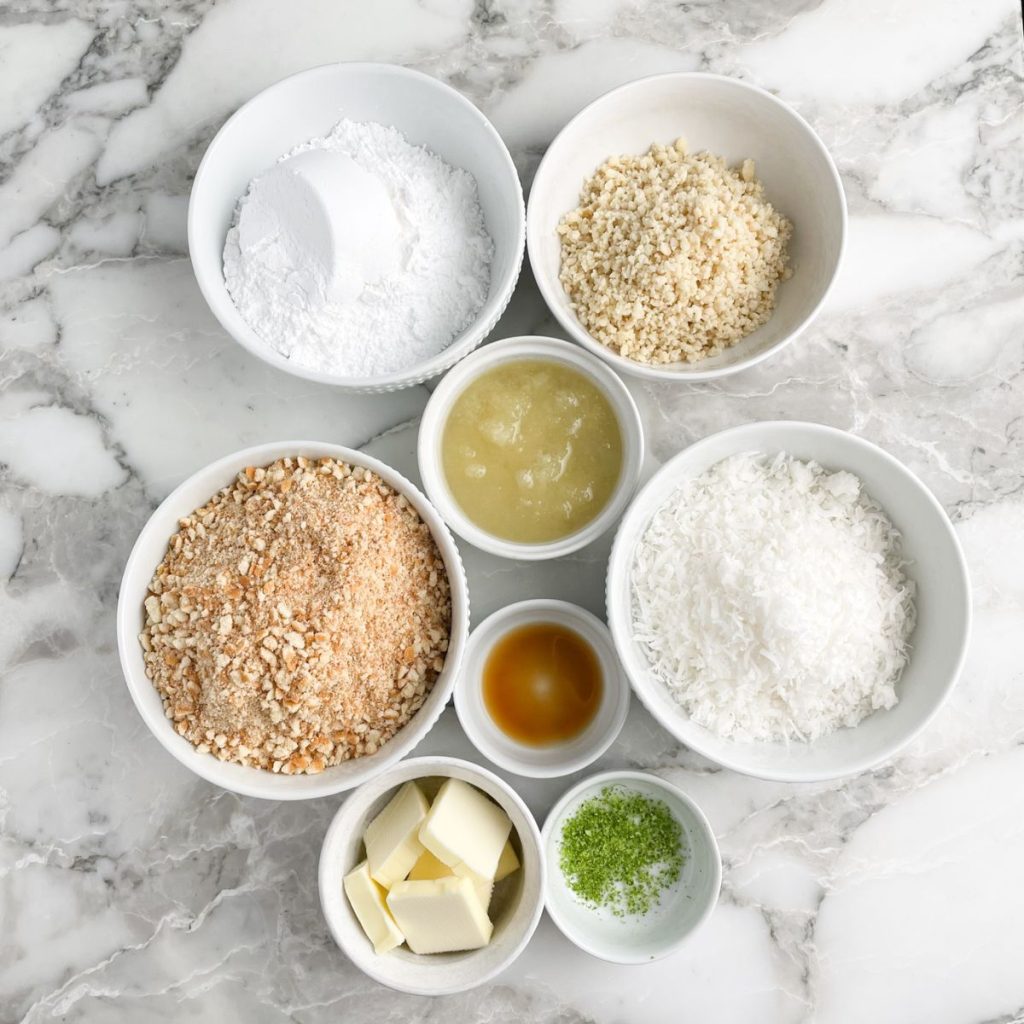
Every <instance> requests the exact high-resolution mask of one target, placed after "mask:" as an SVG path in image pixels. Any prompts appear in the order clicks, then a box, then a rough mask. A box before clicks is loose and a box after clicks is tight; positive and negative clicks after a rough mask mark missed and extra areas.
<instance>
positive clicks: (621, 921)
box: [541, 771, 722, 964]
mask: <svg viewBox="0 0 1024 1024" xmlns="http://www.w3.org/2000/svg"><path fill="white" fill-rule="evenodd" d="M606 786H621V787H622V788H624V789H627V790H630V791H632V792H635V793H640V794H642V795H643V796H646V797H650V798H653V799H656V800H661V801H662V802H664V803H665V804H666V805H667V806H668V808H669V810H670V811H671V812H672V815H673V817H674V818H675V819H676V821H678V822H679V825H680V827H681V828H682V831H683V837H684V842H685V854H686V859H685V861H684V863H683V869H682V873H681V877H680V880H679V882H678V883H677V885H676V886H674V887H673V888H672V889H671V890H670V891H669V892H668V893H667V894H666V895H665V897H664V899H663V901H662V903H661V905H660V906H659V907H658V908H657V909H656V910H654V911H653V912H652V913H651V914H650V915H648V916H645V917H640V918H617V917H615V916H613V915H612V914H611V913H609V912H608V911H605V910H595V909H594V908H592V907H587V906H585V905H584V904H583V903H581V902H580V901H579V900H578V899H577V897H576V896H575V895H574V894H573V892H572V890H571V889H570V888H569V886H568V885H567V884H566V881H565V878H564V876H563V874H562V869H561V867H560V865H559V861H560V859H561V849H560V848H561V836H562V824H563V822H565V821H566V820H567V819H568V818H570V817H571V816H572V815H573V814H574V813H575V812H576V810H577V809H578V808H579V806H580V805H581V804H582V803H584V801H586V800H589V799H590V798H591V797H595V796H597V795H598V794H599V793H600V792H601V791H602V790H603V789H604V788H605V787H606ZM541 842H542V843H543V847H544V859H545V861H546V862H547V883H546V884H547V889H546V892H545V896H544V902H545V906H546V907H547V911H548V914H549V915H550V917H551V920H552V921H554V922H555V924H556V925H557V926H558V928H559V930H560V931H561V932H562V934H563V935H564V936H565V937H566V938H567V939H568V940H569V941H570V942H572V943H574V944H575V945H577V946H579V948H580V949H582V950H583V951H584V952H586V953H589V954H590V955H591V956H596V957H598V958H599V959H601V960H606V961H608V962H609V963H613V964H648V963H651V962H652V961H654V960H660V959H662V957H666V956H668V955H669V954H671V953H674V952H676V950H678V949H679V948H680V947H681V946H682V945H684V944H685V943H686V942H688V941H689V939H690V938H691V937H692V936H693V935H694V934H695V933H696V932H697V931H698V929H699V928H700V927H701V926H702V925H703V924H704V923H705V922H706V921H707V919H708V918H709V917H710V916H711V913H712V911H713V910H714V909H715V906H716V904H717V903H718V894H719V891H720V889H721V887H722V857H721V854H720V853H719V850H718V841H717V840H716V839H715V833H714V831H713V830H712V828H711V825H710V824H709V822H708V819H707V818H706V817H705V816H704V813H703V811H701V809H700V808H699V807H698V806H697V805H696V804H695V803H694V802H693V800H691V799H690V797H688V796H687V795H686V794H685V793H684V792H683V791H682V790H681V789H678V788H677V787H676V786H673V785H672V783H670V782H667V781H666V780H665V779H662V778H659V777H658V776H657V775H652V774H651V773H650V772H633V771H611V772H601V773H599V774H597V775H591V776H590V778H588V779H583V780H582V781H581V782H579V783H577V784H576V785H575V786H573V787H572V788H571V789H570V790H569V791H568V792H567V793H566V794H565V795H564V796H563V797H562V799H561V800H559V801H558V803H557V804H555V806H554V807H553V808H552V809H551V813H550V814H548V817H547V820H546V821H545V822H544V828H543V830H542V831H541Z"/></svg>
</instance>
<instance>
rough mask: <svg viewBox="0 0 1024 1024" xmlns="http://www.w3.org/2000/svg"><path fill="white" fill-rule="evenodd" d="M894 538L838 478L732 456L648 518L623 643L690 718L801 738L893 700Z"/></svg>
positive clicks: (904, 640) (792, 464)
mask: <svg viewBox="0 0 1024 1024" xmlns="http://www.w3.org/2000/svg"><path fill="white" fill-rule="evenodd" d="M904 565H905V561H904V559H903V556H902V553H901V545H900V535H899V533H898V531H897V530H896V528H895V527H894V526H893V524H892V523H891V522H890V521H889V519H888V517H887V516H886V515H885V513H884V512H883V511H882V509H881V508H880V507H879V505H878V504H877V503H876V502H875V501H874V500H873V499H872V498H871V497H870V496H868V495H867V494H865V493H864V491H863V488H862V485H861V481H860V480H859V479H858V478H857V477H856V476H853V475H852V474H850V473H846V472H837V473H832V472H829V471H827V470H825V469H823V468H822V467H821V466H819V465H818V464H817V463H814V462H801V461H799V460H797V459H794V458H792V457H790V456H788V455H786V454H780V455H777V456H775V457H773V458H768V457H765V456H763V455H758V454H744V455H737V456H733V457H732V458H729V459H726V460H724V461H723V462H720V463H718V464H717V465H715V466H713V467H712V468H711V469H709V470H708V471H707V472H705V473H704V474H703V475H701V476H699V477H696V478H694V479H692V480H688V481H687V482H686V483H684V484H683V485H682V486H681V487H680V488H679V489H678V490H676V491H675V493H674V494H673V495H672V496H671V497H670V498H669V499H668V500H667V501H666V502H665V504H664V505H663V506H662V507H661V508H660V509H659V510H658V511H657V512H656V513H655V515H654V517H653V518H652V520H651V522H650V524H649V525H648V527H647V530H646V531H645V533H644V535H643V537H642V538H641V541H640V544H639V545H638V548H637V553H636V556H635V561H634V564H633V568H632V606H633V635H634V638H635V639H636V640H637V641H638V642H639V644H640V645H641V647H642V648H643V649H644V650H645V651H646V653H647V656H648V658H649V661H650V664H651V666H652V668H653V669H654V671H655V673H656V674H657V676H658V677H659V678H660V679H661V680H662V681H663V682H664V683H665V685H666V686H667V687H668V689H669V692H670V693H671V694H672V696H673V697H674V698H675V700H676V701H677V702H678V703H679V704H680V705H681V706H682V707H683V709H684V710H685V711H686V712H687V714H689V715H690V717H691V718H692V719H693V721H695V722H697V723H698V724H700V725H702V726H704V727H706V728H707V729H709V730H711V731H712V732H714V733H716V734H717V735H719V736H722V737H730V738H734V739H740V740H783V739H787V740H788V739H794V740H803V741H810V740H815V739H817V738H819V737H821V736H825V735H827V734H828V733H831V732H833V731H835V730H836V729H838V728H841V727H850V726H854V725H856V724H857V723H858V722H860V721H861V720H862V719H863V718H865V717H866V716H867V715H869V714H871V713H872V712H873V711H875V710H877V709H880V708H891V707H893V706H894V705H895V704H896V702H897V700H898V697H897V693H896V683H897V681H898V680H899V677H900V674H901V673H902V671H903V668H904V666H905V664H906V662H907V657H908V651H909V637H910V634H911V632H912V630H913V627H914V621H915V609H914V583H913V581H912V580H910V579H909V578H908V577H907V576H906V573H905V572H904Z"/></svg>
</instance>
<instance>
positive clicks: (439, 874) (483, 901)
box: [409, 850, 494, 910]
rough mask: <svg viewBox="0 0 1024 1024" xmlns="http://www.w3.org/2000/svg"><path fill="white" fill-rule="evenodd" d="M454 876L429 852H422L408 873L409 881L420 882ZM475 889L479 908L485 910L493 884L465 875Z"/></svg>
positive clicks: (448, 868)
mask: <svg viewBox="0 0 1024 1024" xmlns="http://www.w3.org/2000/svg"><path fill="white" fill-rule="evenodd" d="M454 875H455V872H454V871H452V869H451V868H450V867H448V865H447V864H445V862H444V861H443V860H438V859H437V858H436V857H435V856H434V855H433V854H432V853H431V852H430V851H429V850H424V851H423V855H422V856H421V857H420V859H419V860H418V861H416V863H415V864H414V865H413V866H412V871H410V872H409V881H410V882H415V881H422V880H423V879H431V878H451V877H453V876H454ZM465 877H467V878H468V879H469V880H470V881H471V882H472V883H473V888H474V889H476V895H477V898H478V899H479V900H480V906H482V907H483V908H484V910H486V909H487V908H488V907H489V906H490V904H491V893H492V892H493V891H494V883H493V882H492V881H491V880H490V879H489V878H481V877H480V876H479V875H466V876H465Z"/></svg>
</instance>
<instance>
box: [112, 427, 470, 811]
mask: <svg viewBox="0 0 1024 1024" xmlns="http://www.w3.org/2000/svg"><path fill="white" fill-rule="evenodd" d="M314 451H315V452H319V453H320V454H317V455H307V456H305V457H307V458H335V459H339V460H340V461H343V462H349V463H351V464H352V465H358V466H362V467H363V468H366V469H370V470H372V471H373V472H374V473H376V474H377V475H378V476H380V477H381V478H382V479H383V480H385V482H387V483H388V484H389V486H391V487H393V488H394V489H395V490H396V491H398V492H399V493H400V494H403V495H404V496H405V497H406V498H408V499H409V501H410V503H411V504H412V505H413V507H414V508H415V509H416V511H417V512H418V513H419V515H420V518H422V519H423V521H424V522H425V523H426V524H427V526H428V527H429V528H430V533H431V536H432V537H433V538H434V542H435V543H436V544H437V546H438V550H439V551H440V553H441V557H442V558H443V560H444V563H445V567H446V569H447V570H448V579H449V586H450V589H451V601H452V623H451V630H450V636H449V647H448V651H447V655H446V660H445V670H444V672H443V674H444V678H443V679H441V678H440V677H439V683H440V690H439V691H437V692H438V693H439V694H441V695H443V697H444V699H443V700H441V699H438V701H437V703H436V707H435V708H434V709H433V710H431V711H430V712H427V709H426V707H422V708H420V710H419V711H417V712H416V714H415V715H414V716H413V717H412V719H410V721H409V722H408V723H407V724H406V725H405V726H403V728H402V729H401V730H399V732H398V733H397V734H396V735H395V736H394V737H392V739H391V740H389V741H388V743H386V744H384V746H383V747H381V748H380V751H378V754H375V755H373V756H374V758H376V757H380V759H379V760H376V761H374V762H373V763H372V764H371V763H370V759H369V758H368V759H367V766H366V768H365V769H364V770H363V772H362V773H354V774H353V775H352V776H342V778H341V779H340V781H339V780H332V779H331V778H330V777H329V773H330V769H327V770H326V771H325V772H323V773H322V774H321V775H320V777H319V779H320V780H321V781H320V784H319V785H317V784H316V783H309V782H306V783H305V784H304V785H303V788H302V789H301V790H300V791H299V790H296V788H295V787H294V786H293V785H291V784H290V783H291V782H292V780H294V779H295V778H296V776H288V775H275V774H274V773H272V772H268V771H267V770H266V769H263V768H249V767H247V766H244V765H237V766H236V767H238V768H240V769H242V770H244V771H247V772H249V773H251V775H247V776H246V778H247V779H248V778H251V782H250V781H243V782H241V783H239V784H234V785H231V786H228V785H225V783H224V782H223V781H222V779H221V778H220V777H219V771H218V769H219V768H220V767H221V766H222V764H223V762H221V761H219V760H218V759H217V758H215V757H214V756H213V755H212V754H200V753H199V752H198V750H196V748H195V747H194V746H193V745H192V744H191V743H190V742H189V741H188V740H186V739H184V738H183V737H181V736H179V735H178V734H177V733H176V732H175V731H174V728H173V726H172V725H171V724H170V722H169V720H168V719H167V718H166V717H165V716H164V714H163V709H162V705H161V706H160V708H159V710H157V709H156V708H155V707H154V706H153V705H152V703H151V702H149V701H147V700H146V699H145V698H144V696H143V695H144V694H145V695H146V696H147V697H148V695H149V694H150V693H151V692H152V691H153V690H154V687H153V683H152V681H151V680H150V679H148V678H147V677H146V676H145V675H141V676H140V675H139V674H138V673H137V672H136V671H135V670H134V668H133V667H132V664H131V658H130V656H129V652H135V649H136V648H137V647H138V645H139V640H138V636H137V634H136V632H135V630H134V627H133V626H132V624H131V618H132V616H133V615H135V614H137V607H138V606H141V599H142V598H143V597H145V587H146V585H147V584H148V582H149V580H150V579H151V578H152V575H153V571H154V570H155V569H156V565H155V564H154V565H153V566H150V567H149V568H148V571H146V567H144V566H143V565H142V564H141V563H142V548H143V544H144V542H145V541H147V540H149V539H150V538H151V536H152V535H153V534H154V533H155V531H156V527H155V525H154V524H155V521H156V519H157V516H158V514H159V513H160V512H161V511H169V510H172V509H174V508H175V507H176V506H178V505H179V504H180V503H181V501H182V496H183V494H184V493H185V492H186V491H187V490H189V489H191V488H192V487H194V486H196V485H197V484H198V483H199V481H200V480H203V479H206V478H207V477H209V478H210V479H211V480H212V479H214V478H216V479H218V480H225V478H228V479H226V480H225V482H223V483H220V484H213V483H211V489H210V492H209V497H211V498H212V497H213V496H214V495H215V494H216V493H217V492H218V491H220V490H221V489H222V488H223V487H225V486H228V485H229V484H230V481H231V479H233V478H234V475H235V474H236V473H237V472H238V469H237V468H234V467H238V466H240V465H242V466H244V465H246V464H248V465H262V464H264V463H265V462H270V461H273V460H274V459H277V458H285V457H286V455H287V454H288V453H290V454H291V455H292V456H293V457H294V456H298V455H302V454H303V452H314ZM196 507H198V506H196ZM191 510H192V509H191V508H190V509H189V510H188V511H191ZM188 511H186V512H183V513H182V515H187V514H188ZM174 518H175V521H177V520H178V519H179V518H180V516H179V515H175V517H174ZM170 536H171V535H170V534H168V535H167V538H166V540H169V539H170ZM161 550H163V549H161ZM136 577H139V578H141V579H142V580H143V583H142V589H141V590H140V589H139V588H138V587H136V586H135V580H136ZM136 597H138V598H139V602H138V605H136V602H135V599H136ZM115 622H116V631H117V650H118V661H119V663H120V666H121V674H122V676H123V678H124V682H125V685H126V686H127V688H128V692H129V694H130V695H131V698H132V703H133V704H134V705H135V708H136V710H137V711H138V713H139V716H140V717H141V718H142V720H143V722H145V724H146V727H147V728H148V729H149V731H150V732H151V733H152V735H153V736H154V738H155V739H156V740H157V741H158V742H159V743H160V745H161V746H162V747H163V748H164V750H166V751H167V752H168V753H169V754H170V755H171V756H172V757H173V758H174V759H175V760H176V761H178V763H179V764H181V765H183V766H184V767H185V768H187V769H188V770H189V771H191V772H192V773H193V774H194V775H197V776H198V777H199V778H201V779H203V780H205V781H206V782H209V783H211V784H212V785H215V786H217V787H219V788H220V789H224V790H227V791H228V792H233V793H238V794H239V795H241V796H249V797H256V798H259V799H264V800H287V801H290V800H295V801H299V800H313V799H317V798H319V797H324V796H333V795H334V794H336V793H342V792H345V791H346V790H350V789H354V788H356V787H357V786H360V785H362V784H363V783H364V782H366V781H367V780H368V779H371V778H373V777H374V776H375V775H377V774H379V773H380V772H383V771H387V770H388V769H389V768H391V767H392V766H394V765H395V764H396V763H397V762H398V761H400V760H402V758H403V757H405V756H406V755H407V754H409V753H411V752H412V750H414V749H415V747H416V746H417V745H418V744H419V743H420V742H422V740H423V739H424V738H425V737H426V735H427V733H428V732H430V730H431V729H432V728H433V727H434V725H435V724H436V722H437V720H438V718H440V716H441V713H442V712H443V711H444V709H445V707H446V706H447V704H448V701H449V700H450V699H451V695H452V691H453V690H454V687H455V680H456V678H457V676H458V674H459V671H460V669H461V664H462V659H463V657H464V655H465V651H466V643H467V641H468V639H469V625H470V604H469V588H468V583H467V580H466V572H465V568H464V566H463V564H462V557H461V555H460V553H459V549H458V547H457V546H456V544H455V541H454V539H453V538H452V535H451V533H450V532H449V530H448V527H447V526H446V525H445V522H444V519H443V518H442V517H441V515H440V513H439V512H438V511H437V509H435V508H434V507H433V505H432V504H431V503H430V500H429V499H428V498H427V497H426V496H425V495H424V494H423V493H422V492H421V491H420V490H419V488H418V487H416V485H415V484H413V483H412V482H411V481H410V480H408V478H406V477H405V476H404V475H403V474H402V473H400V472H399V471H398V470H397V469H394V468H393V467H392V466H389V465H388V464H387V463H386V462H383V461H382V460H380V459H377V458H375V457H374V456H372V455H367V454H365V453H363V452H361V451H359V450H358V449H355V448H349V447H346V446H344V445H338V444H331V443H329V442H324V441H308V440H306V441H302V440H297V441H273V442H269V443H266V444H259V445H253V446H251V447H249V448H243V449H240V450H238V451H236V452H232V453H230V454H228V455H224V456H222V457H221V458H219V459H215V460H214V461H213V462H211V463H208V464H207V465H205V466H202V467H201V468H199V469H197V470H196V471H195V472H194V473H191V474H190V475H189V476H188V477H186V478H185V479H184V480H183V481H182V482H181V483H179V484H178V486H177V487H175V488H174V490H172V491H171V492H170V494H168V495H167V497H166V498H164V499H163V501H161V502H160V504H159V505H158V506H157V507H156V508H155V509H154V510H153V511H152V512H151V513H150V515H149V517H148V518H147V520H146V522H145V523H144V525H143V527H142V529H141V530H140V531H139V534H138V536H137V537H136V539H135V542H134V543H133V545H132V549H131V552H130V553H129V555H128V559H127V561H126V562H125V566H124V570H123V571H122V574H121V583H120V586H119V588H118V596H117V610H116V613H115ZM437 686H438V683H437V682H435V689H436V688H437ZM433 692H434V691H432V693H433ZM425 712H426V713H427V717H424V718H422V719H421V720H420V721H419V723H418V724H419V726H420V728H419V729H417V731H416V733H415V734H410V735H415V736H416V738H415V740H414V742H413V743H412V745H411V746H410V747H409V748H408V750H406V749H403V747H402V746H396V747H395V749H394V750H393V751H392V752H391V753H388V746H389V745H390V744H391V743H394V742H395V741H397V740H399V739H400V738H401V736H402V733H403V732H404V731H405V730H406V729H409V728H411V727H412V726H414V725H416V724H417V719H419V718H420V716H421V715H423V714H424V713H425ZM381 754H383V756H380V755H381ZM344 763H351V762H344ZM332 767H333V766H332ZM325 777H326V778H325ZM299 778H304V779H309V778H310V776H300V777H299Z"/></svg>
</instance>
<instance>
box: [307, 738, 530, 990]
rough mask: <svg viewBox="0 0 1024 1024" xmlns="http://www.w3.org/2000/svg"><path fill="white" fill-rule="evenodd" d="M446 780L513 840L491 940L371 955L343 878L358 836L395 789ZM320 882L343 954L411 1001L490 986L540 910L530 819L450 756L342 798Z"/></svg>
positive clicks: (479, 773)
mask: <svg viewBox="0 0 1024 1024" xmlns="http://www.w3.org/2000/svg"><path fill="white" fill-rule="evenodd" d="M449 777H450V778H456V779H462V780H463V781H464V782H468V783H470V784H471V785H473V786H476V787H477V788H478V789H480V790H482V791H483V792H484V793H486V794H487V795H488V796H490V797H492V798H493V799H494V800H495V801H496V802H497V803H498V804H500V805H501V807H503V808H504V809H505V812H506V813H507V814H508V816H509V817H510V818H511V819H512V826H513V835H514V836H515V837H516V839H517V840H518V846H519V849H518V853H519V860H520V864H521V867H520V869H519V870H518V871H516V872H515V873H514V874H513V875H510V876H509V878H508V879H507V880H506V881H504V882H500V883H498V887H496V888H495V892H494V897H493V899H492V900H491V907H490V910H489V913H490V916H491V920H492V921H493V922H494V934H493V935H492V937H491V941H490V943H489V944H488V945H487V946H484V947H483V948H482V949H476V950H471V951H469V952H465V953H436V954H432V955H430V956H418V955H417V954H415V953H412V952H410V951H409V950H408V949H406V948H405V947H404V946H403V947H400V948H398V949H395V950H392V951H391V952H390V953H386V954H384V955H383V956H378V955H377V954H376V953H375V952H374V951H373V946H372V945H371V944H370V942H369V940H368V939H367V938H366V935H365V934H364V933H363V929H362V927H361V926H360V924H359V921H358V920H357V919H356V916H355V914H354V913H353V912H352V908H351V906H350V905H349V902H348V900H347V899H346V897H345V894H344V890H343V888H342V879H343V878H344V877H345V875H346V874H347V873H348V872H349V871H350V870H351V869H352V868H354V867H355V866H356V864H358V863H359V862H360V861H361V860H362V859H363V856H364V855H365V854H364V848H363V832H364V831H365V829H366V826H367V825H368V824H369V823H370V821H372V820H373V818H374V816H375V815H376V814H377V813H378V812H379V811H380V810H381V808H383V807H384V805H385V804H386V803H387V801H388V799H390V797H391V794H392V793H393V791H394V790H395V789H396V788H397V787H398V786H400V785H402V784H403V783H404V782H408V781H410V780H412V779H432V778H449ZM429 795H432V794H428V796H429ZM319 880H320V905H321V907H322V908H323V912H324V917H325V918H326V919H327V926H328V928H330V930H331V935H333V936H334V941H335V942H337V944H338V945H339V946H340V947H341V949H342V952H344V953H345V955H346V956H347V957H348V958H349V959H350V960H351V961H352V963H354V964H355V965H356V967H358V968H359V969H360V970H361V971H363V972H364V973H366V974H368V975H369V976H370V977H371V978H373V979H374V980H375V981H379V982H380V983H381V984H383V985H388V986H389V987H390V988H394V989H399V990H400V991H402V992H411V993H414V994H416V995H430V996H439V995H448V994H451V993H453V992H464V991H466V990H467V989H471V988H475V987H476V986H477V985H482V984H484V982H487V981H490V980H491V979H492V978H494V977H495V975H497V974H499V973H501V971H503V970H505V968H506V967H508V966H509V964H511V963H512V961H513V960H515V959H516V957H518V956H519V954H520V953H522V951H523V950H524V949H525V948H526V944H527V943H528V942H529V941H530V936H532V935H533V933H534V930H535V929H536V927H537V923H538V921H540V915H541V912H542V910H543V909H544V880H545V865H544V858H543V857H542V856H541V841H540V832H539V831H538V829H537V823H536V822H535V821H534V820H533V815H532V814H531V813H530V811H529V809H528V808H527V806H526V804H524V803H523V801H522V800H521V799H520V798H519V796H518V795H517V794H516V792H515V791H514V790H513V789H512V788H511V787H510V786H509V785H508V784H507V783H505V782H502V780H501V779H499V778H498V776H497V775H494V774H493V773H492V772H489V771H487V769H486V768H480V767H479V766H478V765H475V764H470V762H469V761H460V760H459V759H457V758H454V757H417V758H413V759H412V760H409V761H403V762H402V763H401V764H398V765H396V766H395V767H394V768H392V769H390V770H389V771H387V772H385V773H384V774H382V775H379V776H378V777H377V778H375V779H373V780H372V781H370V782H368V783H366V784H365V785H364V786H361V787H360V788H359V789H357V790H356V791H355V792H354V793H353V794H352V795H351V796H349V798H348V799H347V800H346V801H345V802H344V803H343V804H342V805H341V807H340V808H338V813H337V814H336V815H335V816H334V820H333V821H332V822H331V825H330V828H328V830H327V835H326V836H325V837H324V845H323V849H322V850H321V852H320V872H319Z"/></svg>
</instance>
